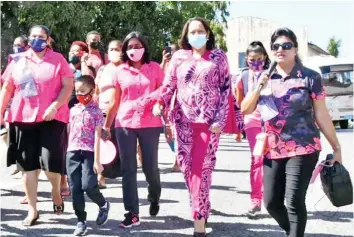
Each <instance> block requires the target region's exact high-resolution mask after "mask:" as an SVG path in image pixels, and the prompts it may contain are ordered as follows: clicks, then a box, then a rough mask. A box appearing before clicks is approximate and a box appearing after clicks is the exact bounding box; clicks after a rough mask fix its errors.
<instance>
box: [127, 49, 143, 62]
mask: <svg viewBox="0 0 354 237" xmlns="http://www.w3.org/2000/svg"><path fill="white" fill-rule="evenodd" d="M144 53H145V48H140V49H129V50H127V55H128V57H129V58H130V60H132V61H133V62H139V61H140V60H141V58H142V57H143V55H144Z"/></svg>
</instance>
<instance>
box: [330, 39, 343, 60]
mask: <svg viewBox="0 0 354 237" xmlns="http://www.w3.org/2000/svg"><path fill="white" fill-rule="evenodd" d="M341 43H342V41H341V40H336V38H335V37H334V36H333V37H332V38H330V40H329V43H328V47H327V50H328V52H329V54H330V55H332V56H334V57H338V55H339V48H340V46H341Z"/></svg>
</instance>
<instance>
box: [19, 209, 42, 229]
mask: <svg viewBox="0 0 354 237" xmlns="http://www.w3.org/2000/svg"><path fill="white" fill-rule="evenodd" d="M38 219H39V213H38V212H37V215H36V217H35V218H33V219H27V218H26V219H24V220H23V221H22V225H23V226H27V227H28V226H33V225H34V224H36V222H37V220H38Z"/></svg>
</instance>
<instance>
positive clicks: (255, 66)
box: [247, 60, 264, 72]
mask: <svg viewBox="0 0 354 237" xmlns="http://www.w3.org/2000/svg"><path fill="white" fill-rule="evenodd" d="M247 64H248V67H249V68H250V69H251V70H253V71H256V72H258V71H262V70H263V66H264V60H257V61H248V62H247Z"/></svg>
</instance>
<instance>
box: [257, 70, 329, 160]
mask: <svg viewBox="0 0 354 237" xmlns="http://www.w3.org/2000/svg"><path fill="white" fill-rule="evenodd" d="M270 82H271V90H272V99H273V100H274V102H275V105H276V107H277V109H278V111H279V114H278V115H277V116H276V117H274V118H273V119H271V120H268V121H266V122H264V124H263V125H264V129H265V131H266V133H267V135H268V139H267V152H266V153H265V157H266V158H269V159H279V158H290V157H295V156H301V155H306V154H311V153H314V152H318V151H321V142H320V131H319V128H318V127H317V125H316V123H315V116H314V110H313V100H318V99H324V98H325V96H326V93H325V90H324V87H323V85H322V79H321V76H320V74H318V73H317V72H315V71H313V70H311V69H308V68H306V67H304V66H302V64H300V63H298V64H297V65H295V67H294V69H293V70H292V72H291V73H290V76H288V77H286V78H282V77H281V76H280V75H279V74H277V73H276V72H275V73H274V74H272V76H271V81H270ZM262 99H265V98H263V96H262V95H261V96H260V100H259V101H261V100H262Z"/></svg>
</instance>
